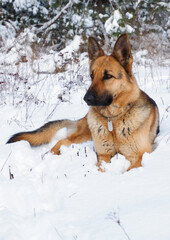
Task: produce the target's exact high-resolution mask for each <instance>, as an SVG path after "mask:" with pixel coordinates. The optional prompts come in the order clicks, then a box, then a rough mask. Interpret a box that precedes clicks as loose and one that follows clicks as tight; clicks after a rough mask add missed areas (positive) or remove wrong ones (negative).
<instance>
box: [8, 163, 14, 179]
mask: <svg viewBox="0 0 170 240" xmlns="http://www.w3.org/2000/svg"><path fill="white" fill-rule="evenodd" d="M9 178H10V180H12V179H14V175H13V174H12V173H11V166H9Z"/></svg>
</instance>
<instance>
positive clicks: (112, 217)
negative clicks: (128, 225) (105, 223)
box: [107, 211, 131, 240]
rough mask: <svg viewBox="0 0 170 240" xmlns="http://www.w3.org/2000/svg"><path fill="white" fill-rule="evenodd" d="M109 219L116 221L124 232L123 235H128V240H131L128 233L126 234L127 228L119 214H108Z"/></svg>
mask: <svg viewBox="0 0 170 240" xmlns="http://www.w3.org/2000/svg"><path fill="white" fill-rule="evenodd" d="M107 219H110V220H112V221H114V222H115V223H117V224H118V226H119V227H120V228H121V230H122V231H123V233H124V234H125V235H126V237H127V239H128V240H131V239H130V237H129V235H128V233H127V232H126V230H125V228H124V227H123V225H122V223H121V221H120V218H119V214H118V213H117V212H115V211H114V212H111V213H109V214H108V216H107Z"/></svg>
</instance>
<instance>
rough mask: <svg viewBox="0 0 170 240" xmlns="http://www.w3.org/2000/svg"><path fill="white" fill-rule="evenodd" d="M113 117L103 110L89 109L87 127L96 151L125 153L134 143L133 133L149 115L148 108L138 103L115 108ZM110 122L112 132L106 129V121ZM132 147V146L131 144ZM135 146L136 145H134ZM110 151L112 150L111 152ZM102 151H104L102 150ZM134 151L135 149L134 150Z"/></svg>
mask: <svg viewBox="0 0 170 240" xmlns="http://www.w3.org/2000/svg"><path fill="white" fill-rule="evenodd" d="M113 109H115V112H114V114H113V116H111V115H110V114H109V113H110V111H107V110H106V109H105V112H104V110H101V111H99V110H98V109H97V111H96V108H95V107H91V108H90V110H89V113H88V125H89V128H90V130H91V133H92V138H93V141H94V145H95V147H96V148H97V149H99V148H105V150H106V151H107V152H109V150H107V149H106V148H108V149H110V153H111V152H112V151H113V148H114V152H121V153H122V154H123V152H124V151H126V148H127V146H129V143H132V141H134V135H135V132H136V131H137V130H138V128H140V127H141V126H142V125H143V124H144V122H145V120H146V119H147V117H148V115H149V113H150V107H149V106H148V108H147V107H146V105H145V106H144V105H143V104H141V103H140V102H136V103H133V104H128V105H127V106H125V107H124V108H120V109H119V108H118V107H117V108H115V107H113ZM109 120H111V121H112V125H113V131H112V132H110V131H109V129H108V121H109ZM133 145H134V144H133ZM135 146H136V144H135ZM111 149H112V150H111ZM103 150H104V149H103ZM134 151H135V149H134Z"/></svg>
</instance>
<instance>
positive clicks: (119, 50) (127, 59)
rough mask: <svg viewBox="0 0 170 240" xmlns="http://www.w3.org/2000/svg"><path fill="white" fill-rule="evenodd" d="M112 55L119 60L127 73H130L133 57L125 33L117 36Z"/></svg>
mask: <svg viewBox="0 0 170 240" xmlns="http://www.w3.org/2000/svg"><path fill="white" fill-rule="evenodd" d="M112 56H114V57H115V58H116V59H117V60H118V61H119V63H120V64H121V65H122V66H123V67H124V69H125V70H126V72H127V73H128V74H129V75H131V74H132V63H133V57H132V53H131V47H130V44H129V38H128V35H127V34H123V35H121V36H120V37H119V38H118V40H117V41H116V43H115V46H114V49H113V52H112Z"/></svg>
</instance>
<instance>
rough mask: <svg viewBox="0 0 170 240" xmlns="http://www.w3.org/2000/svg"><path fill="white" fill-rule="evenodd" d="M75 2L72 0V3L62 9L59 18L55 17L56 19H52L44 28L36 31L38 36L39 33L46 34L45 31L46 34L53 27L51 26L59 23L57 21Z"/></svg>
mask: <svg viewBox="0 0 170 240" xmlns="http://www.w3.org/2000/svg"><path fill="white" fill-rule="evenodd" d="M73 2H74V1H73V0H70V1H69V2H68V3H67V4H66V5H65V7H63V8H62V9H61V11H60V12H59V13H58V14H57V16H55V17H54V18H53V19H51V20H50V21H48V22H46V23H44V24H43V26H42V27H40V28H39V29H38V30H37V31H36V33H37V34H38V33H41V32H44V31H45V32H46V31H47V29H48V28H49V27H51V25H53V24H54V23H55V22H56V21H57V19H58V18H59V17H60V16H61V15H62V14H63V12H64V11H65V10H66V9H67V8H69V7H70V6H72V4H73Z"/></svg>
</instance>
